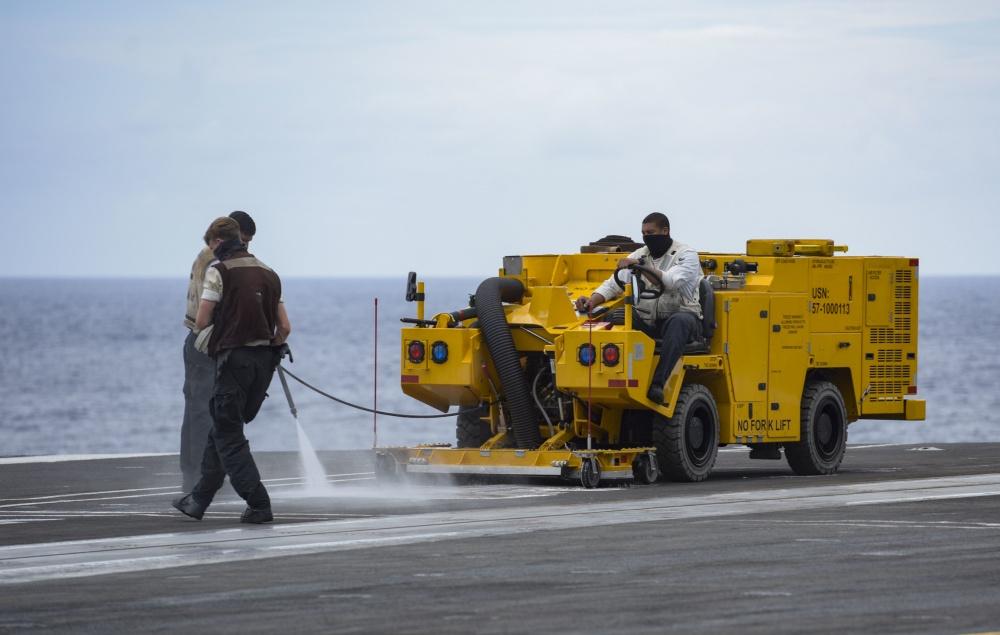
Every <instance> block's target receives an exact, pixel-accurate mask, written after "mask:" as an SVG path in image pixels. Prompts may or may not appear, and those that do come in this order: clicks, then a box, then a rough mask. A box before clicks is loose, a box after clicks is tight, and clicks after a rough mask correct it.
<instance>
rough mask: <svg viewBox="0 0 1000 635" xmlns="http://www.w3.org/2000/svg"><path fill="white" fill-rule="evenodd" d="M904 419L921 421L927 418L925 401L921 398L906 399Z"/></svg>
mask: <svg viewBox="0 0 1000 635" xmlns="http://www.w3.org/2000/svg"><path fill="white" fill-rule="evenodd" d="M905 403H906V420H907V421H923V420H924V419H926V418H927V402H926V401H924V400H923V399H907V400H906V402H905Z"/></svg>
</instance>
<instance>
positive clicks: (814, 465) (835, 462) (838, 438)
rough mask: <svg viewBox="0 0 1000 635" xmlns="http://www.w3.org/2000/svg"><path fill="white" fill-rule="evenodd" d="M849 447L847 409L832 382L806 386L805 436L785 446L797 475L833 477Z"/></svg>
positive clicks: (787, 456)
mask: <svg viewBox="0 0 1000 635" xmlns="http://www.w3.org/2000/svg"><path fill="white" fill-rule="evenodd" d="M846 448H847V407H846V406H844V398H843V397H842V396H841V395H840V390H838V389H837V387H836V386H835V385H834V384H832V383H830V382H828V381H814V382H810V383H808V384H806V389H805V390H804V391H803V392H802V419H801V437H800V440H799V441H797V442H795V443H786V444H785V459H786V460H787V461H788V465H789V466H790V467H791V468H792V471H794V472H795V473H796V474H801V475H803V476H814V475H817V474H833V473H834V472H836V471H837V468H838V467H840V463H841V461H843V460H844V450H845V449H846Z"/></svg>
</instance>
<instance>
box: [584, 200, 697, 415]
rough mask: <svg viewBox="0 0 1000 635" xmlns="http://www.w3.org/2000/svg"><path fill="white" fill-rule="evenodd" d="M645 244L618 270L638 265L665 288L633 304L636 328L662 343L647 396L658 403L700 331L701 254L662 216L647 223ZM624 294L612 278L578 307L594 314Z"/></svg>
mask: <svg viewBox="0 0 1000 635" xmlns="http://www.w3.org/2000/svg"><path fill="white" fill-rule="evenodd" d="M642 241H643V242H644V243H645V244H646V246H645V247H641V248H639V249H637V250H636V251H634V252H632V253H631V254H629V255H628V257H627V258H622V259H621V260H619V261H618V268H619V269H622V268H625V267H631V266H633V265H639V268H640V269H641V271H642V275H643V276H644V277H645V278H646V279H647V280H649V281H650V282H651V283H652V284H653V285H654V286H656V287H659V288H660V289H662V290H663V293H662V294H660V296H659V297H658V298H650V299H640V300H639V302H638V303H636V304H635V305H634V308H635V313H634V315H635V317H636V318H637V320H636V321H635V325H636V327H637V328H639V329H640V330H642V331H643V332H644V333H645V334H646V335H648V336H649V337H651V338H653V339H654V340H657V341H659V342H660V360H659V362H658V363H657V365H656V370H655V371H653V379H652V381H651V382H650V385H649V391H648V392H647V397H649V399H650V401H653V402H655V403H663V385H664V384H665V383H666V381H667V377H669V376H670V372H671V371H672V370H673V368H674V366H675V365H676V364H677V362H678V360H680V358H681V354H682V353H683V352H684V347H685V346H686V345H687V343H688V342H690V341H691V339H692V338H693V337H694V335H695V334H697V333H698V329H699V328H700V324H701V304H700V302H699V298H698V283H699V282H700V281H701V278H702V273H701V262H700V259H699V257H698V252H696V251H695V250H694V249H692V248H691V247H688V246H687V245H685V244H682V243H680V242H678V241H676V240H674V239H673V238H672V237H671V236H670V220H669V219H668V218H667V217H666V216H665V215H664V214H661V213H659V212H653V213H652V214H649V215H648V216H646V218H644V219H642ZM621 293H622V289H621V287H620V286H619V285H618V283H617V282H615V279H614V276H612V277H610V278H608V279H607V280H606V281H605V282H604V283H603V284H601V286H599V287H597V289H596V290H595V291H594V293H593V294H592V295H591V296H590V297H589V298H583V297H581V298H577V300H576V308H577V310H579V311H588V312H590V311H593V310H594V309H595V308H596V307H597V306H598V305H600V304H603V303H604V302H606V301H608V300H611V299H614V298H616V297H618V296H619V295H621Z"/></svg>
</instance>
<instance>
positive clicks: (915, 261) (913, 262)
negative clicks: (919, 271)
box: [910, 258, 920, 267]
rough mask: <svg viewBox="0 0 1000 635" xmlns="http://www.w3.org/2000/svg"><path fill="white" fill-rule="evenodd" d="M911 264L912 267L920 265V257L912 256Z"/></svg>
mask: <svg viewBox="0 0 1000 635" xmlns="http://www.w3.org/2000/svg"><path fill="white" fill-rule="evenodd" d="M910 266H911V267H919V266H920V258H910Z"/></svg>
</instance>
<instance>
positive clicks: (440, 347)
mask: <svg viewBox="0 0 1000 635" xmlns="http://www.w3.org/2000/svg"><path fill="white" fill-rule="evenodd" d="M431 360H432V361H433V362H434V363H435V364H443V363H445V362H446V361H448V345H447V344H445V343H444V342H434V343H433V344H431Z"/></svg>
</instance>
